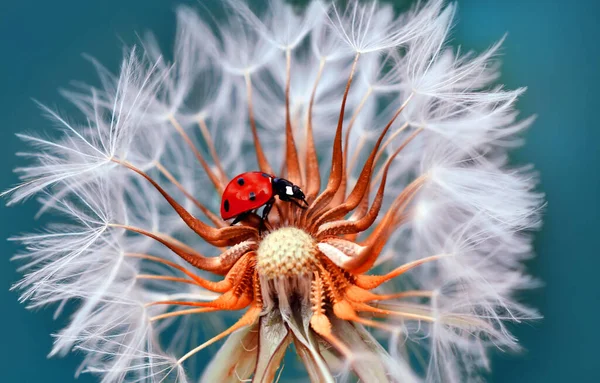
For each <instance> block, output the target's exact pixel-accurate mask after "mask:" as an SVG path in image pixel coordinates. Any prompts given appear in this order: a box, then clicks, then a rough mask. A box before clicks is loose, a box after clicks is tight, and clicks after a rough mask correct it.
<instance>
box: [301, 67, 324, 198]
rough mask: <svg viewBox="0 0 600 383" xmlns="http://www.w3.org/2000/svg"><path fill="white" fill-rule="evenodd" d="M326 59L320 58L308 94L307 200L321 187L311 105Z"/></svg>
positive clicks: (312, 105) (313, 196) (313, 101)
mask: <svg viewBox="0 0 600 383" xmlns="http://www.w3.org/2000/svg"><path fill="white" fill-rule="evenodd" d="M325 63H326V61H325V60H324V59H321V61H320V62H319V70H318V72H317V78H315V83H314V85H313V88H312V92H311V95H310V102H309V104H308V119H307V124H306V182H305V185H306V190H305V191H306V198H307V199H308V201H309V202H312V201H313V199H314V198H315V197H316V196H317V194H318V193H319V190H320V189H321V174H320V172H319V159H318V157H317V149H316V148H315V140H314V136H313V125H312V118H313V107H314V104H315V97H316V94H317V86H318V85H319V81H321V76H322V75H323V69H324V68H325Z"/></svg>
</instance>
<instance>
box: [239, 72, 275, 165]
mask: <svg viewBox="0 0 600 383" xmlns="http://www.w3.org/2000/svg"><path fill="white" fill-rule="evenodd" d="M244 79H245V80H246V97H247V99H248V119H249V120H250V129H251V130H252V138H253V141H254V151H255V152H256V159H257V161H258V167H259V168H260V170H261V171H263V172H265V173H268V174H273V169H272V168H271V165H269V161H268V160H267V157H266V156H265V153H264V151H263V149H262V146H261V144H260V139H259V138H258V130H257V129H256V121H255V119H254V108H253V106H252V80H251V78H250V72H246V73H244Z"/></svg>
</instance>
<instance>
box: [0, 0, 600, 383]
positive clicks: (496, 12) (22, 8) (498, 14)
mask: <svg viewBox="0 0 600 383" xmlns="http://www.w3.org/2000/svg"><path fill="white" fill-rule="evenodd" d="M181 3H182V2H175V1H172V0H129V1H117V0H104V1H97V2H89V1H80V0H79V1H78V0H59V1H54V2H45V1H40V0H38V1H30V2H16V1H15V2H8V1H3V2H1V4H0V36H1V37H0V44H1V46H0V52H1V53H2V56H1V57H2V59H1V60H0V68H1V70H0V73H2V82H1V84H2V91H1V92H0V100H1V101H0V105H1V109H2V112H3V113H2V129H0V147H1V150H0V158H1V162H0V163H1V164H2V166H1V168H0V188H2V189H5V188H6V187H8V186H10V185H12V184H14V183H15V182H16V177H15V176H14V174H12V172H11V169H13V168H14V167H16V166H18V165H19V164H20V161H19V159H18V158H17V157H15V155H14V152H16V151H18V150H20V149H21V148H22V143H21V142H20V141H19V140H18V139H17V138H16V137H15V135H14V134H15V133H17V132H22V131H39V130H42V129H44V128H47V127H48V124H47V123H46V121H44V119H43V118H42V117H41V116H40V113H39V111H38V109H37V108H36V106H35V105H34V103H33V102H32V101H31V99H30V98H31V97H34V98H36V99H38V100H40V101H42V102H44V103H47V104H49V105H50V106H54V105H59V106H61V105H65V103H63V102H62V100H61V99H60V97H59V95H58V93H57V89H58V88H59V87H63V86H66V85H68V83H69V81H71V80H85V81H94V80H95V77H94V72H93V70H92V67H91V66H90V65H88V63H86V62H85V61H84V60H83V59H81V53H89V54H91V55H93V56H94V57H96V58H98V59H99V60H100V61H101V62H103V63H105V64H106V65H107V66H108V67H109V68H111V69H116V68H117V66H118V64H119V61H120V58H121V57H120V56H121V44H122V41H125V42H127V43H129V44H132V43H135V42H136V36H135V34H134V33H135V32H138V33H143V32H144V31H146V30H152V31H154V32H155V33H156V34H157V35H158V36H159V37H160V40H161V41H163V42H165V44H168V42H170V41H172V38H173V35H174V28H175V25H174V14H173V12H172V10H173V9H174V7H175V6H176V4H181ZM183 3H186V4H190V5H197V3H195V2H193V1H191V0H190V1H184V2H183ZM204 3H206V5H207V6H208V7H210V4H211V2H210V1H208V2H204ZM458 5H459V11H458V20H457V21H458V23H457V26H456V28H455V31H454V43H455V44H461V45H462V46H464V47H465V48H466V49H476V50H479V51H480V50H482V49H484V48H486V47H487V46H489V45H490V44H491V43H492V42H494V41H496V40H498V39H499V38H501V37H502V36H503V35H504V33H506V32H508V38H507V40H506V43H505V44H504V49H503V53H504V54H505V55H504V58H503V62H504V64H503V71H502V72H503V77H502V81H503V82H504V83H505V84H506V85H507V87H508V88H515V87H519V86H523V85H526V86H528V87H529V90H528V92H527V93H526V95H525V96H524V97H523V98H522V99H521V100H520V101H519V107H520V109H521V110H522V112H523V115H524V116H528V115H531V114H537V115H538V116H539V118H538V120H537V121H536V123H535V124H534V126H533V128H532V129H530V131H529V132H528V133H527V135H526V138H527V145H526V146H525V147H524V148H523V149H520V150H519V151H518V152H517V153H515V155H514V159H515V162H519V163H533V164H535V166H536V168H537V169H538V170H539V171H540V173H541V179H542V185H541V189H542V190H543V191H544V192H546V193H547V198H548V207H547V210H546V213H545V224H544V228H543V230H542V232H541V233H540V234H539V235H538V236H537V239H536V242H535V245H536V251H537V253H538V257H537V258H536V259H535V260H533V261H531V262H530V270H531V273H532V274H533V275H535V276H536V277H538V278H539V279H541V280H543V281H544V282H545V287H543V288H542V289H539V290H537V291H534V292H530V293H528V294H527V295H526V296H524V299H525V300H527V301H528V302H531V303H532V304H533V305H534V306H536V307H538V308H539V309H540V311H541V312H542V313H543V315H544V316H545V318H544V319H543V320H542V321H540V322H537V323H529V324H524V325H521V326H516V327H515V333H516V335H517V336H518V337H519V339H520V340H521V343H522V345H523V347H524V348H525V351H524V352H523V353H522V354H521V355H518V356H512V355H506V354H501V353H496V356H495V357H494V360H493V366H492V368H493V370H494V373H493V375H492V377H491V381H493V382H563V381H570V382H599V381H600V367H599V364H598V362H597V352H598V345H599V341H600V335H599V333H600V331H599V330H598V328H597V327H596V323H597V321H598V319H597V316H598V314H599V312H600V287H598V280H599V278H598V276H597V274H598V271H597V270H598V269H599V267H600V257H599V254H598V249H599V248H600V235H598V227H599V224H600V216H599V215H600V214H599V213H600V208H599V207H598V197H599V196H600V166H599V165H600V150H598V147H599V144H598V143H599V142H600V132H599V130H598V126H597V123H596V120H597V117H596V116H597V114H594V113H598V111H599V110H600V103H599V102H598V101H599V96H598V93H597V89H598V88H599V87H600V81H599V80H600V79H599V76H600V74H599V73H598V68H600V65H599V64H600V44H599V43H598V38H599V37H600V24H599V23H598V21H597V17H598V15H599V14H600V13H599V11H600V6H599V5H598V2H595V1H584V0H579V1H574V2H565V1H554V2H549V1H548V2H542V1H536V0H522V1H518V0H505V1H493V0H459V1H458ZM400 6H402V4H400ZM59 109H60V108H59ZM35 210H36V205H35V203H32V202H31V201H30V202H28V203H26V204H25V205H22V206H17V207H13V208H6V207H4V206H2V207H0V217H1V219H0V238H6V237H8V236H10V235H14V234H18V233H21V232H28V231H32V230H36V229H37V228H39V227H40V222H37V221H35V220H34V219H33V215H34V213H35ZM0 243H1V245H0V246H1V249H2V260H1V261H0V301H1V303H2V316H1V317H0V325H2V330H3V333H4V334H3V337H2V341H1V345H2V346H1V347H0V382H9V383H12V382H27V383H28V382H44V383H52V382H70V381H73V380H74V378H73V375H74V371H75V369H76V366H77V364H78V361H79V360H80V356H78V355H71V356H69V357H67V358H64V359H58V358H54V359H52V360H47V359H46V354H47V353H48V351H49V350H50V348H51V343H52V338H51V336H50V335H49V334H51V333H52V332H55V331H57V330H58V329H59V328H60V327H61V323H63V324H64V322H61V321H58V322H55V321H53V320H52V310H43V311H41V312H30V311H26V310H25V308H24V306H23V305H21V304H19V303H18V302H17V294H16V293H14V292H9V291H8V289H9V288H10V286H11V285H12V284H13V283H14V282H16V281H17V280H18V279H19V275H18V273H17V272H16V271H15V266H14V265H13V264H11V263H10V262H9V257H10V256H11V255H12V254H14V253H15V252H16V250H17V249H16V246H15V244H14V243H11V242H0ZM65 320H66V319H65ZM79 381H80V382H92V381H95V379H93V378H92V377H90V376H83V377H81V378H80V379H79Z"/></svg>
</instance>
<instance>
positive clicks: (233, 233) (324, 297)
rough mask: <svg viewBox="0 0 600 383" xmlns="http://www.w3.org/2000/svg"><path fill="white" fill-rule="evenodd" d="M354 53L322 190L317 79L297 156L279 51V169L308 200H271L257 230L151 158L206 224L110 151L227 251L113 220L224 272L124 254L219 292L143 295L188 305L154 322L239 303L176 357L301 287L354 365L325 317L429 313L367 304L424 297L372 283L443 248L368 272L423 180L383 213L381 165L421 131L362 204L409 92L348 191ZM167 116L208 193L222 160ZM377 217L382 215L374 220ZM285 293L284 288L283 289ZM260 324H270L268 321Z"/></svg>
mask: <svg viewBox="0 0 600 383" xmlns="http://www.w3.org/2000/svg"><path fill="white" fill-rule="evenodd" d="M359 56H360V55H359V54H357V55H356V57H355V60H354V63H353V66H352V68H351V72H350V76H349V78H348V82H347V84H346V88H345V92H344V96H343V99H342V103H341V107H340V114H339V121H338V124H337V127H336V133H335V138H334V142H333V154H332V158H331V171H330V174H329V178H328V181H327V184H326V187H325V189H324V190H322V191H320V174H319V166H318V165H319V164H318V160H317V155H316V149H315V144H314V141H313V133H312V129H313V126H312V106H313V104H314V98H315V92H316V89H317V86H318V82H319V77H317V79H316V81H315V84H314V87H313V91H312V95H311V99H310V104H309V111H308V119H307V126H306V130H305V134H306V146H305V148H304V149H305V153H303V154H304V155H303V156H299V148H298V147H297V146H296V144H295V141H294V138H293V132H292V128H291V122H290V117H289V82H290V70H291V69H290V67H291V62H290V60H291V56H290V54H289V52H288V54H287V55H286V57H287V66H286V70H287V84H286V89H285V96H286V126H285V132H286V144H285V162H284V174H283V175H282V176H286V177H287V178H289V179H290V180H292V181H293V182H294V183H296V184H298V185H299V186H300V187H301V188H303V189H304V190H306V196H307V200H308V202H309V207H308V208H307V209H300V208H299V207H296V206H294V205H292V204H288V203H285V202H281V201H278V202H277V203H276V205H275V206H276V209H275V211H274V213H275V212H276V214H271V216H270V217H269V220H268V223H266V224H267V230H266V231H263V232H262V233H261V231H260V230H259V228H260V226H261V225H263V222H262V221H261V220H260V219H259V217H258V216H257V215H256V214H253V215H250V216H249V217H248V218H246V219H244V220H242V221H241V223H240V224H238V225H236V226H227V225H226V223H225V222H223V221H222V220H221V219H220V218H219V217H218V216H216V215H215V214H214V213H213V212H211V211H210V210H209V209H208V208H206V207H205V206H203V205H202V204H201V203H200V202H199V201H197V200H195V199H194V198H193V197H192V196H191V195H190V194H189V193H187V192H186V191H185V189H183V187H182V186H181V184H180V183H179V182H178V181H177V180H176V179H175V177H173V176H172V175H171V174H170V173H168V171H166V169H164V168H163V167H162V166H160V164H158V165H157V166H158V169H159V170H160V171H161V173H162V174H163V175H164V176H165V177H166V178H167V179H168V180H169V181H170V182H172V183H173V184H174V185H175V186H176V187H177V188H178V189H179V190H180V191H182V192H183V194H184V195H185V196H186V198H188V199H190V200H192V202H193V203H194V205H196V206H197V207H199V209H200V211H202V212H203V213H204V214H205V216H206V217H207V218H208V219H209V220H210V221H211V222H212V223H213V225H214V227H213V226H210V225H208V224H206V223H204V222H202V221H201V220H199V219H198V218H196V217H194V216H192V215H191V214H190V213H189V212H188V211H187V210H186V209H185V208H184V207H183V206H182V205H180V204H179V203H178V202H177V201H176V200H175V199H174V198H173V197H172V196H170V195H169V194H168V193H167V192H166V191H165V190H164V189H163V188H162V187H161V186H160V185H159V184H158V182H157V181H155V180H154V179H152V178H151V177H150V176H149V175H148V174H147V173H145V172H144V171H142V170H141V169H139V168H137V167H135V166H134V165H132V164H131V163H129V162H127V161H121V160H119V159H116V158H113V159H112V161H113V162H115V163H118V164H121V165H122V166H125V167H126V168H129V169H130V170H132V171H134V172H136V173H138V174H139V175H141V176H142V177H143V178H145V179H146V180H147V181H148V182H150V183H151V184H152V185H153V186H154V188H155V189H156V190H157V191H158V192H159V193H161V194H162V196H163V197H164V198H165V199H166V200H167V202H168V203H169V204H170V205H171V207H172V208H173V209H174V210H175V211H176V212H177V214H178V215H179V216H180V217H181V219H182V220H183V221H184V222H185V224H186V225H187V226H189V227H190V228H191V229H192V230H193V231H194V232H195V233H196V234H197V235H199V236H200V237H202V238H203V239H204V240H205V241H206V242H208V243H210V244H211V245H213V246H215V247H218V248H222V249H224V250H223V251H222V253H221V254H220V255H219V256H217V257H206V256H204V255H202V254H200V253H198V252H197V251H195V250H194V249H191V248H190V247H188V246H186V245H185V244H183V243H181V242H179V241H177V240H175V239H173V238H170V237H166V236H164V235H160V234H157V233H152V232H149V231H146V230H143V229H140V228H136V227H131V226H127V225H113V226H115V227H120V228H124V229H126V230H129V231H132V232H135V233H138V234H141V235H144V236H147V237H150V238H152V239H154V240H156V241H158V242H160V243H162V244H163V245H165V246H166V247H168V248H169V249H170V250H172V251H173V252H174V253H176V254H177V255H178V256H180V257H181V258H182V259H183V260H185V261H186V262H188V263H189V264H190V265H192V266H194V267H196V268H198V269H201V270H204V271H207V272H211V273H214V274H217V275H223V276H224V279H222V280H221V281H218V282H213V281H209V280H206V279H204V278H201V277H199V276H197V275H194V273H193V272H192V271H190V270H187V269H186V268H184V267H182V266H180V265H178V264H175V263H173V262H170V261H167V260H164V259H161V258H159V257H155V256H150V255H146V254H130V256H134V257H140V258H143V259H146V260H149V261H154V262H158V263H162V264H164V265H167V266H170V267H172V268H174V269H175V270H178V271H180V272H182V273H183V274H185V276H186V277H188V278H183V277H182V278H179V277H172V276H160V275H140V276H138V278H139V279H161V280H164V281H170V282H173V283H187V284H194V285H197V286H199V287H201V288H204V289H207V290H209V291H212V292H215V293H220V294H221V295H220V296H219V297H218V298H216V299H214V300H212V301H209V302H193V301H189V302H188V301H179V300H178V301H173V300H167V301H154V302H149V303H148V304H147V306H152V305H172V306H192V307H195V308H192V309H184V310H178V311H172V312H167V313H165V314H161V315H157V316H155V317H153V318H151V319H152V321H157V320H161V319H164V318H170V317H176V316H182V315H201V314H205V313H209V312H218V311H242V310H244V312H243V314H242V316H241V318H240V319H239V320H238V321H237V322H236V323H235V324H234V325H233V326H231V327H230V328H228V329H227V330H225V331H223V332H221V333H220V334H217V335H215V336H214V337H213V338H211V339H209V340H207V341H206V342H204V343H202V344H201V345H199V346H198V347H196V348H195V349H193V350H191V351H189V352H188V353H187V354H185V355H184V356H182V357H181V358H180V359H179V360H178V363H179V364H181V363H183V362H184V361H185V360H187V359H188V358H190V357H191V356H193V355H194V354H195V353H197V352H198V351H200V350H202V349H204V348H205V347H207V346H209V345H211V344H213V343H215V342H217V341H219V340H220V339H223V338H224V337H226V336H228V335H230V334H231V333H233V332H235V331H236V330H239V329H241V328H244V327H246V326H250V325H254V324H256V323H257V322H259V318H260V317H261V316H263V315H267V314H268V312H269V310H273V309H274V308H275V306H277V305H278V302H281V301H289V300H292V299H297V298H298V295H300V299H301V300H304V301H306V302H309V304H310V306H311V313H312V314H311V318H310V330H311V331H312V332H313V336H316V337H317V338H319V339H320V340H321V342H322V343H324V344H328V345H330V346H331V347H333V350H335V351H336V352H337V353H338V354H339V355H340V356H341V357H343V358H345V359H346V360H347V361H348V362H349V364H350V366H351V367H350V368H352V359H353V350H352V346H351V345H348V344H346V343H345V342H344V339H341V338H340V337H338V336H337V335H336V334H335V332H334V331H333V329H332V321H334V320H335V321H337V320H343V321H347V322H349V323H354V324H359V325H365V326H371V327H374V328H378V329H381V330H384V331H393V328H392V327H391V326H389V325H386V324H385V323H383V322H380V321H376V320H373V319H367V318H365V317H363V316H361V313H368V314H369V315H378V316H383V317H386V316H400V317H403V318H404V319H406V320H428V318H427V317H426V316H417V315H414V314H412V313H409V312H407V313H403V312H401V311H393V310H385V309H381V308H378V307H377V306H376V304H374V302H376V301H383V300H389V299H397V298H402V297H405V296H406V297H415V296H417V297H418V296H420V297H423V296H428V295H427V294H426V292H418V291H417V292H414V291H412V292H406V294H405V295H403V292H399V293H396V294H387V295H381V294H377V293H374V292H372V291H371V290H372V289H375V288H377V287H378V286H380V285H381V284H383V283H385V282H387V281H389V280H391V279H393V278H396V277H398V276H400V275H402V274H403V273H405V272H407V271H408V270H410V269H411V268H413V267H416V266H419V265H421V264H423V263H425V262H429V261H433V260H437V259H439V258H440V257H441V256H442V255H438V256H432V257H428V258H425V259H423V260H419V261H416V262H411V263H408V264H405V265H402V266H400V267H398V268H396V269H395V270H393V271H391V272H389V273H388V274H385V275H365V273H366V272H367V271H369V270H370V269H371V268H372V267H373V265H374V264H375V261H376V260H377V258H378V256H379V255H380V253H381V251H382V249H383V247H384V245H385V243H386V240H387V239H388V238H389V237H390V235H391V234H392V232H393V231H394V230H395V229H396V228H397V227H398V226H399V225H400V224H401V223H402V222H403V221H404V219H405V218H406V216H407V214H406V210H407V206H408V204H409V203H410V200H411V199H412V198H413V197H414V195H415V194H416V193H417V192H418V190H419V188H420V186H421V185H422V184H423V181H424V178H423V177H421V178H418V179H417V180H415V181H414V182H413V183H412V184H410V185H409V186H408V187H407V188H406V189H405V191H404V192H403V193H401V194H400V195H399V196H398V197H397V198H396V199H395V200H394V201H393V202H392V204H391V207H390V209H389V210H388V211H387V212H385V214H381V211H380V209H381V207H382V201H383V196H384V192H385V184H386V180H387V174H388V171H389V169H390V166H391V164H392V161H393V160H394V159H395V158H396V156H397V155H398V154H399V153H400V151H401V150H402V148H404V147H405V146H406V145H407V144H408V143H409V142H410V141H411V140H412V139H413V138H414V137H415V136H416V135H417V134H418V133H419V132H420V131H421V130H420V129H415V130H414V133H413V134H412V135H410V136H409V137H408V138H407V139H405V141H404V142H403V143H401V144H400V146H399V148H398V150H396V151H395V152H394V153H393V154H391V155H389V156H388V157H387V159H386V161H385V163H384V164H383V166H381V168H380V173H379V177H380V183H379V187H378V188H377V192H376V195H375V197H374V199H373V201H372V203H370V204H369V191H370V190H371V189H373V188H374V186H376V185H374V177H373V176H374V173H375V170H376V169H377V160H378V159H379V158H380V157H381V156H382V154H383V150H384V149H385V146H387V145H388V144H389V140H388V141H387V142H386V143H385V144H384V145H383V146H382V145H381V144H382V143H383V140H384V138H385V136H386V133H387V132H388V131H389V130H390V128H391V126H392V124H393V122H394V120H395V119H396V118H397V117H398V115H399V114H400V113H401V112H402V110H403V109H404V107H405V106H406V104H407V103H408V102H409V100H410V98H411V96H409V97H408V98H407V99H406V101H405V102H404V103H403V104H402V106H401V107H400V108H399V109H398V110H397V111H396V113H395V114H394V116H393V118H392V119H391V121H389V123H388V124H387V125H386V126H385V127H384V128H383V129H382V131H381V134H380V136H379V138H378V139H377V141H376V143H375V145H374V147H373V148H372V150H371V152H370V154H369V156H368V158H367V160H366V162H365V164H364V166H363V169H362V171H361V172H360V176H359V177H358V179H357V181H356V183H355V185H354V187H353V188H352V190H350V192H349V193H346V186H347V183H348V172H349V169H348V167H347V156H346V155H345V153H343V147H346V148H347V144H346V145H343V142H342V141H343V128H344V123H343V121H344V111H345V106H346V100H347V96H348V92H349V89H350V86H351V83H352V79H353V76H354V72H355V68H356V63H357V61H358V59H359ZM323 65H324V63H321V67H322V66H323ZM245 80H246V86H247V97H248V111H249V118H250V128H251V131H252V137H253V140H254V148H255V151H256V156H257V162H258V165H259V168H260V169H261V170H262V171H265V172H270V173H272V167H271V165H270V164H269V162H268V161H267V157H266V155H265V154H264V152H263V149H262V146H261V143H260V141H259V136H258V130H257V127H256V123H255V121H254V118H253V110H252V108H253V107H252V81H251V78H250V74H247V75H246V77H245ZM170 121H171V124H172V125H173V127H174V128H175V129H176V130H177V131H178V132H179V133H180V135H181V136H182V138H183V140H184V141H185V142H186V143H187V145H188V146H189V147H190V149H191V150H192V151H193V153H194V155H195V157H196V158H197V160H198V161H199V162H200V164H201V165H202V168H203V169H204V170H205V172H206V173H207V175H208V177H209V179H210V180H211V183H212V184H213V186H214V188H215V191H216V192H217V193H221V192H222V190H223V189H224V185H225V184H224V183H225V182H226V175H225V174H224V172H223V171H222V167H221V166H220V165H218V163H219V160H218V158H217V157H216V153H215V152H214V150H211V155H212V156H213V161H215V162H216V163H217V165H218V166H217V170H216V171H215V170H213V169H211V167H210V166H209V165H208V163H207V162H206V160H205V159H204V158H203V157H202V155H201V154H200V153H199V151H198V150H197V149H196V148H195V147H194V146H193V143H192V142H191V140H190V139H189V137H187V135H186V134H185V132H184V131H183V129H181V127H180V125H179V123H178V122H177V120H175V118H174V117H172V118H171V119H170ZM351 123H352V122H351ZM406 128H407V125H406V124H405V125H404V126H403V127H402V128H401V129H402V130H404V129H406ZM207 134H208V132H207V131H203V135H204V136H205V137H204V138H205V139H206V140H207V143H208V145H209V149H210V147H212V145H211V138H210V136H206V135H207ZM346 140H347V138H346ZM300 158H303V159H304V161H300ZM319 191H320V193H319ZM350 213H352V217H351V218H349V219H345V218H344V217H345V216H346V215H348V214H350ZM378 217H380V218H381V219H380V220H379V221H378V223H377V224H375V223H376V220H377V218H378ZM374 225H375V226H374ZM373 226H374V228H373V230H372V231H371V232H370V234H369V235H368V236H366V238H364V240H362V241H361V242H360V243H356V242H355V240H356V238H357V236H358V235H359V234H360V233H364V232H365V231H367V230H369V229H370V228H372V227H373ZM280 282H283V284H284V285H285V286H286V287H285V288H284V289H283V290H277V287H276V286H275V285H277V284H278V283H280ZM302 286H304V288H303V287H302ZM282 292H283V294H284V295H286V296H281V294H282ZM429 319H431V318H429ZM267 322H268V321H267ZM261 323H262V322H261ZM265 325H266V326H268V324H265ZM286 339H287V338H286ZM290 343H291V341H287V343H285V344H286V345H287V344H290ZM296 347H297V349H298V350H299V352H300V351H302V346H301V345H300V344H298V345H297V346H296ZM258 363H260V361H257V365H258ZM232 373H233V372H232ZM271 374H272V372H271Z"/></svg>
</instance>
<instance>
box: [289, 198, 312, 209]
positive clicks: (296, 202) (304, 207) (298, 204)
mask: <svg viewBox="0 0 600 383" xmlns="http://www.w3.org/2000/svg"><path fill="white" fill-rule="evenodd" d="M302 201H304V200H302ZM290 202H293V203H294V205H296V206H298V207H299V208H300V209H307V207H306V206H304V205H300V202H298V201H296V200H295V199H290ZM304 203H306V204H308V203H307V202H306V201H304Z"/></svg>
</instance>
